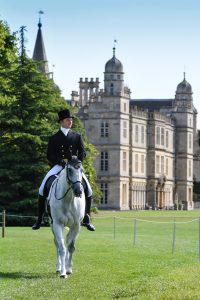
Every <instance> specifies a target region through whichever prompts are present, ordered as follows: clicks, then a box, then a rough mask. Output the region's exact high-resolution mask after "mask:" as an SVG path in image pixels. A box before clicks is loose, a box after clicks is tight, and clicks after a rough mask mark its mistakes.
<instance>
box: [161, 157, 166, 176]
mask: <svg viewBox="0 0 200 300" xmlns="http://www.w3.org/2000/svg"><path fill="white" fill-rule="evenodd" d="M164 159H165V157H164V156H161V174H164V173H165V168H164V167H165V165H164Z"/></svg>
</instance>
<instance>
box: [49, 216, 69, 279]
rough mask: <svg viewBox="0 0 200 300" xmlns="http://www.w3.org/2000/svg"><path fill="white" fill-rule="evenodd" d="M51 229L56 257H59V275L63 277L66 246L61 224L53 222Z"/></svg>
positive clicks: (64, 274)
mask: <svg viewBox="0 0 200 300" xmlns="http://www.w3.org/2000/svg"><path fill="white" fill-rule="evenodd" d="M52 230H53V233H54V237H55V244H56V246H57V249H58V250H57V251H58V257H60V263H61V268H60V277H63V278H65V277H66V268H65V256H66V248H65V243H64V239H63V225H60V224H57V223H55V222H54V223H53V225H52Z"/></svg>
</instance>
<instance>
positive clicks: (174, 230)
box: [97, 217, 200, 262]
mask: <svg viewBox="0 0 200 300" xmlns="http://www.w3.org/2000/svg"><path fill="white" fill-rule="evenodd" d="M97 218H98V217H97ZM117 219H119V220H133V222H134V225H133V246H135V244H136V235H137V223H138V222H146V223H154V224H155V223H157V224H172V225H173V233H172V249H171V252H172V255H174V250H175V240H176V224H189V223H193V222H196V221H198V258H199V262H200V217H199V218H195V219H192V220H190V221H185V222H179V221H178V222H177V221H176V220H175V219H174V220H173V221H170V222H169V221H168V222H165V221H155V220H153V221H152V220H144V219H140V218H121V217H113V239H114V240H115V238H116V220H117Z"/></svg>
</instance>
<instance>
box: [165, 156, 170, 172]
mask: <svg viewBox="0 0 200 300" xmlns="http://www.w3.org/2000/svg"><path fill="white" fill-rule="evenodd" d="M165 164H166V165H165V171H166V175H169V160H168V158H166V161H165Z"/></svg>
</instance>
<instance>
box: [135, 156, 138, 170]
mask: <svg viewBox="0 0 200 300" xmlns="http://www.w3.org/2000/svg"><path fill="white" fill-rule="evenodd" d="M135 172H136V173H138V154H135Z"/></svg>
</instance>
